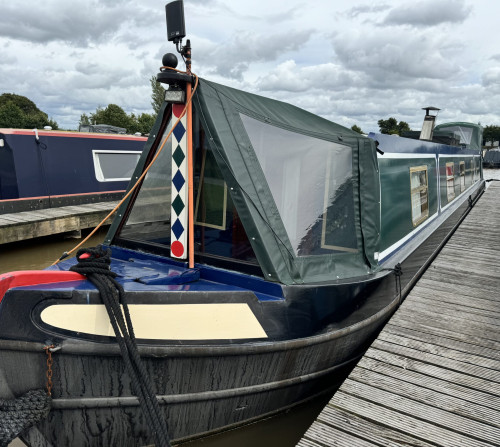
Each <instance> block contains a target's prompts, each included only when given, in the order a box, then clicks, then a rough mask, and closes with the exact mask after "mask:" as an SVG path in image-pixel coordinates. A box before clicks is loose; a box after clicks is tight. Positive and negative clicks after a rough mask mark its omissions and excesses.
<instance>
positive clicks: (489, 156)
mask: <svg viewBox="0 0 500 447" xmlns="http://www.w3.org/2000/svg"><path fill="white" fill-rule="evenodd" d="M483 168H500V150H499V149H490V150H488V151H486V154H484V158H483Z"/></svg>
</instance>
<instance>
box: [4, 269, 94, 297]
mask: <svg viewBox="0 0 500 447" xmlns="http://www.w3.org/2000/svg"><path fill="white" fill-rule="evenodd" d="M84 279H86V277H85V276H83V275H80V274H79V273H76V272H67V271H59V270H21V271H17V272H10V273H4V274H2V275H0V302H2V298H3V297H4V296H5V293H6V292H7V291H8V290H9V289H12V288H14V287H22V286H35V285H38V284H50V283H58V282H67V281H81V280H84Z"/></svg>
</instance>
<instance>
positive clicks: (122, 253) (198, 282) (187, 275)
mask: <svg viewBox="0 0 500 447" xmlns="http://www.w3.org/2000/svg"><path fill="white" fill-rule="evenodd" d="M111 248H112V256H113V258H112V261H111V270H112V271H113V272H115V273H117V274H118V277H117V281H118V282H119V283H120V284H122V286H123V288H124V289H125V291H127V292H166V291H167V292H168V291H170V292H177V291H190V292H229V291H235V292H245V291H250V292H253V293H254V294H255V296H256V297H257V299H258V300H259V301H262V302H276V301H283V299H284V298H283V290H282V288H281V286H280V285H279V284H276V283H271V282H268V281H265V280H264V279H261V278H257V277H255V276H250V275H245V274H243V273H237V272H230V271H227V270H223V269H218V268H215V267H209V266H206V265H201V264H197V265H196V269H194V270H189V269H188V268H187V263H186V262H181V261H175V260H173V259H170V258H163V257H161V256H156V255H150V254H146V253H140V252H136V251H133V250H128V249H125V248H119V247H111ZM74 264H76V259H75V258H70V259H65V260H64V261H61V262H60V263H59V264H57V265H55V266H52V267H49V268H48V270H69V268H70V267H71V266H72V265H74ZM197 275H199V279H194V278H195V277H196V276H197ZM167 278H171V279H167ZM186 280H188V281H189V282H185V281H186ZM176 282H177V283H176ZM25 289H32V290H41V289H43V290H59V291H60V290H83V291H92V290H95V286H94V285H93V284H92V283H91V282H90V281H76V282H71V283H59V284H57V283H56V284H40V285H36V286H27V287H25ZM212 302H213V301H212Z"/></svg>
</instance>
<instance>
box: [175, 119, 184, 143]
mask: <svg viewBox="0 0 500 447" xmlns="http://www.w3.org/2000/svg"><path fill="white" fill-rule="evenodd" d="M185 133H186V129H185V128H184V126H183V125H182V122H180V121H179V124H177V126H175V129H174V135H175V138H176V139H177V141H181V139H182V137H183V136H184V134H185Z"/></svg>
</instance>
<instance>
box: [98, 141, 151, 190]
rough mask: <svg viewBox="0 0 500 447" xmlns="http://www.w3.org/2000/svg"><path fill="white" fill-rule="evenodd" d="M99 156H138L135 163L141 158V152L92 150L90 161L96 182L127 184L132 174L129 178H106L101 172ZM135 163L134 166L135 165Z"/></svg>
mask: <svg viewBox="0 0 500 447" xmlns="http://www.w3.org/2000/svg"><path fill="white" fill-rule="evenodd" d="M99 154H127V155H131V154H134V155H139V157H138V159H137V162H139V159H140V158H141V154H142V151H124V150H109V149H92V161H93V163H94V174H95V178H96V180H97V181H98V182H102V183H105V182H128V181H130V179H131V178H132V175H134V174H133V172H132V174H131V175H130V177H117V178H106V177H105V175H104V172H103V170H102V166H101V162H100V160H99ZM137 162H136V165H137Z"/></svg>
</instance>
